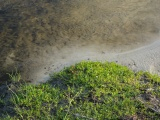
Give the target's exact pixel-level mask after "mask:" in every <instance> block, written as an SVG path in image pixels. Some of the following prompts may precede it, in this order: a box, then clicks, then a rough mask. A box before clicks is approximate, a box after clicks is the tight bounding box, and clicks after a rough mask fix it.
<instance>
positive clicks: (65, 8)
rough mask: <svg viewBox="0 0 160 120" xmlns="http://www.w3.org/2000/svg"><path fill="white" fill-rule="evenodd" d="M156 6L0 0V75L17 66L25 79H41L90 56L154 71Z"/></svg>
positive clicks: (147, 0)
mask: <svg viewBox="0 0 160 120" xmlns="http://www.w3.org/2000/svg"><path fill="white" fill-rule="evenodd" d="M159 11H160V1H159V0H154V1H151V0H114V1H113V0H109V1H106V0H99V1H98V0H92V1H91V0H81V1H79V0H68V1H65V0H46V1H44V0H24V1H21V0H13V1H10V0H1V1H0V26H1V28H0V49H1V51H0V56H1V58H0V76H3V74H4V73H5V72H10V71H12V70H14V69H15V67H16V68H17V69H18V70H19V71H20V72H21V74H22V78H23V79H25V80H29V81H32V82H37V81H45V80H46V79H48V76H49V73H52V72H54V71H58V70H60V69H62V68H63V67H64V66H69V65H71V64H74V63H77V62H79V61H81V60H88V59H90V60H102V61H104V60H107V61H118V62H119V63H120V64H124V65H127V66H129V67H131V68H132V69H134V68H135V69H136V70H140V69H142V70H148V71H150V69H153V70H151V72H153V71H156V73H157V72H158V69H159V68H158V65H159V64H158V60H159V57H154V56H158V52H159V48H158V47H156V46H157V45H159V42H157V43H158V44H155V43H154V42H155V41H158V40H159V39H160V22H159V21H160V14H159ZM133 51H134V52H133ZM126 52H127V53H126ZM153 55H154V56H153ZM150 59H153V60H150ZM142 61H144V62H142ZM146 61H147V62H146ZM151 61H152V62H151ZM141 62H142V64H145V65H141V64H140V63H141ZM133 63H135V64H136V67H135V66H134V65H133V66H132V64H133ZM151 63H152V64H153V65H152V64H151ZM150 65H152V66H155V65H156V67H150Z"/></svg>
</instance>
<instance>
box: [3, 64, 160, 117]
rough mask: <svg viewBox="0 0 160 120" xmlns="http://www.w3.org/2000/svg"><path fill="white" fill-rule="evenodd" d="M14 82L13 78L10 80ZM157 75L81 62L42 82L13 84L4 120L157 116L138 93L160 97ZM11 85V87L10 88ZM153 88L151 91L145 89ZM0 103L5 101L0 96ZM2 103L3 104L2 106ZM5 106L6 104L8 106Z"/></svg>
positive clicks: (117, 66) (159, 115) (159, 80)
mask: <svg viewBox="0 0 160 120" xmlns="http://www.w3.org/2000/svg"><path fill="white" fill-rule="evenodd" d="M14 82H15V80H14ZM159 84H160V77H158V76H157V75H151V74H149V73H147V72H138V73H134V72H133V71H131V70H130V69H128V68H127V67H124V66H121V65H117V64H115V63H109V62H105V63H101V62H81V63H78V64H76V65H74V66H71V67H68V68H65V69H64V70H63V71H60V72H58V73H54V74H53V75H51V79H50V80H49V81H48V82H47V83H44V84H40V85H31V84H26V83H21V84H15V83H14V84H13V86H15V87H16V89H12V88H10V87H8V88H10V89H9V90H10V91H11V97H10V99H9V104H10V105H11V106H12V110H13V111H14V114H12V115H11V114H10V113H9V112H8V113H3V115H1V116H3V117H1V118H3V119H4V118H5V119H13V120H14V119H22V120H24V119H26V120H37V119H38V120H61V119H63V120H75V119H77V120H91V119H92V120H104V119H129V118H132V117H137V118H138V119H159V118H160V114H159V113H158V112H155V111H154V109H152V108H153V107H152V105H149V104H150V103H149V102H148V103H146V102H142V101H140V100H139V98H140V97H139V96H140V95H146V94H149V95H152V96H154V97H155V98H160V87H159ZM13 88H14V87H13ZM149 88H153V90H151V91H149V92H148V91H147V89H149ZM0 104H5V103H4V101H3V99H0ZM4 106H5V105H4ZM8 107H9V106H8Z"/></svg>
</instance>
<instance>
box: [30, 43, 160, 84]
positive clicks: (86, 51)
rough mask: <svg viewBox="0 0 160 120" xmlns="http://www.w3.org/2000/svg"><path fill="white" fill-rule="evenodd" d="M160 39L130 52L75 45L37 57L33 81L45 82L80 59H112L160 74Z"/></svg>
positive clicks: (31, 75) (131, 67)
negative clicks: (53, 53) (116, 51)
mask: <svg viewBox="0 0 160 120" xmlns="http://www.w3.org/2000/svg"><path fill="white" fill-rule="evenodd" d="M159 53H160V41H159V40H157V41H156V42H154V43H152V44H150V45H148V46H144V47H140V48H138V49H134V50H131V51H128V52H122V53H114V52H109V51H106V50H105V48H103V47H97V46H88V47H75V46H74V47H73V48H67V47H66V48H64V49H62V51H61V52H59V53H57V56H56V58H55V56H52V54H48V56H45V57H44V58H41V59H40V58H37V59H35V61H32V62H33V63H36V62H37V63H41V64H40V65H39V66H35V67H34V68H33V69H30V77H31V78H33V83H39V82H45V81H47V80H48V79H49V78H50V74H53V73H54V72H58V71H60V70H63V68H64V67H68V66H70V65H74V64H75V63H78V62H80V61H83V60H85V61H102V62H105V61H110V62H117V63H118V64H121V65H125V66H128V67H129V68H130V69H132V70H134V71H135V72H137V71H140V70H143V71H148V72H150V73H153V74H158V75H160V54H159Z"/></svg>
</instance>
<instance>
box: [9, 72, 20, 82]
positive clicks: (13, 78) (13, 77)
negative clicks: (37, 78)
mask: <svg viewBox="0 0 160 120" xmlns="http://www.w3.org/2000/svg"><path fill="white" fill-rule="evenodd" d="M7 74H8V75H9V78H10V80H11V82H19V81H20V80H21V74H20V73H19V72H18V71H17V69H16V70H15V72H12V73H7Z"/></svg>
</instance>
